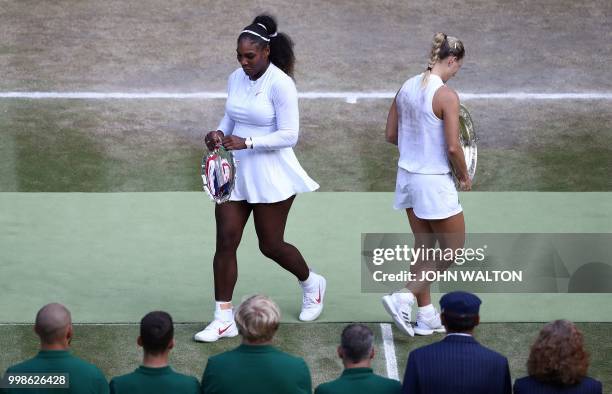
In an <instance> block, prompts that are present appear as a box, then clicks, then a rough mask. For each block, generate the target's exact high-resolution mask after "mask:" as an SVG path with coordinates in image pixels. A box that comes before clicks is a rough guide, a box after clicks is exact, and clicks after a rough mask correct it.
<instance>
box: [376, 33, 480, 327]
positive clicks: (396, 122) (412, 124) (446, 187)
mask: <svg viewBox="0 0 612 394" xmlns="http://www.w3.org/2000/svg"><path fill="white" fill-rule="evenodd" d="M464 55H465V49H464V47H463V43H462V42H461V41H459V40H458V39H457V38H455V37H451V36H447V35H446V34H444V33H436V34H435V35H434V39H433V45H432V48H431V54H430V58H429V64H428V67H427V70H426V71H425V72H423V73H422V74H419V75H416V76H414V77H412V78H410V79H409V80H407V81H406V82H405V83H404V85H403V86H402V88H401V89H400V90H399V92H398V93H397V95H396V97H395V100H394V101H393V104H392V105H391V109H390V110H389V115H388V117H387V127H386V139H387V141H388V142H390V143H392V144H395V145H397V146H398V148H399V153H400V157H399V162H398V168H397V180H396V189H395V203H394V208H395V209H405V210H406V213H407V214H408V221H409V223H410V228H411V229H412V232H413V234H414V236H415V248H423V249H424V250H426V249H427V248H434V247H435V245H436V242H438V243H439V247H440V248H441V249H443V250H445V249H447V248H450V249H452V250H456V249H457V248H461V247H463V245H464V242H465V223H464V219H463V209H462V208H461V204H460V203H459V196H458V193H457V189H456V187H455V183H454V180H453V176H452V172H451V171H452V170H454V171H455V174H456V176H457V178H458V179H459V189H461V190H463V191H469V190H470V189H471V188H472V182H471V180H470V178H469V176H468V170H467V167H466V164H465V158H464V155H463V150H462V148H461V145H460V142H459V96H458V95H457V93H456V92H455V91H454V90H453V89H451V88H450V87H448V86H447V85H446V82H447V81H448V80H449V79H451V78H452V77H454V76H455V74H457V72H458V71H459V69H460V68H461V66H462V64H463V57H464ZM452 257H453V256H450V260H447V261H433V260H427V259H419V260H418V261H417V262H416V264H414V265H413V266H412V267H411V272H413V273H414V274H415V278H416V280H414V281H411V282H408V283H407V284H406V288H405V289H402V290H401V291H398V292H396V293H392V294H390V295H386V296H384V297H383V300H382V302H383V306H384V307H385V309H386V310H387V312H388V313H389V314H390V315H391V316H392V317H393V320H394V321H395V323H396V325H397V326H398V328H399V329H400V330H402V331H403V332H404V333H406V334H408V335H410V336H414V335H415V334H417V335H431V334H433V333H434V332H444V327H443V326H442V323H441V321H440V314H439V313H438V312H437V311H436V310H435V308H434V306H433V305H432V304H431V294H430V285H431V282H428V281H426V280H421V279H420V278H421V274H422V272H423V271H428V270H432V268H433V269H435V270H444V269H446V268H448V267H449V266H450V264H452ZM415 302H416V304H417V305H418V310H417V313H416V323H415V324H414V326H413V324H412V317H411V312H412V309H413V306H414V304H415Z"/></svg>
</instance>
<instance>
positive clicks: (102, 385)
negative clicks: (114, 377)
mask: <svg viewBox="0 0 612 394" xmlns="http://www.w3.org/2000/svg"><path fill="white" fill-rule="evenodd" d="M6 372H13V373H23V372H41V373H42V372H63V373H68V377H69V381H70V383H69V386H70V388H68V389H51V390H50V389H43V388H41V389H27V390H24V389H6V390H5V391H4V393H7V394H12V393H16V394H17V393H26V392H27V393H49V392H52V391H57V392H58V393H60V392H61V393H75V394H108V382H107V381H106V378H105V377H104V374H103V373H102V372H101V371H100V370H99V369H98V367H96V366H95V365H93V364H90V363H88V362H86V361H83V360H81V359H80V358H78V357H75V356H73V355H72V354H70V352H69V351H68V350H41V351H40V352H39V353H38V354H37V355H36V357H34V358H32V359H29V360H27V361H24V362H22V363H20V364H17V365H14V366H12V367H10V368H9V369H7V370H6ZM0 391H1V390H0Z"/></svg>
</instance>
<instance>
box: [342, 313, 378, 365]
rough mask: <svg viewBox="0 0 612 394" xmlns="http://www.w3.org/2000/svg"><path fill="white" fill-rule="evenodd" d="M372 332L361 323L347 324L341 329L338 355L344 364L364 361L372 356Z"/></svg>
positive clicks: (370, 359) (368, 362)
mask: <svg viewBox="0 0 612 394" xmlns="http://www.w3.org/2000/svg"><path fill="white" fill-rule="evenodd" d="M374 354H375V351H374V333H372V330H370V329H369V328H368V327H367V326H365V325H363V324H357V323H354V324H349V325H348V326H346V327H345V328H344V330H342V336H341V337H340V346H339V347H338V356H340V358H341V359H342V360H343V361H344V365H345V366H347V365H351V364H358V363H364V362H365V363H366V364H367V365H368V366H369V364H370V362H371V361H372V359H373V358H374Z"/></svg>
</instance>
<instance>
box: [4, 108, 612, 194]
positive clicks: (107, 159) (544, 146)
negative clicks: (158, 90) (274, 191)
mask: <svg viewBox="0 0 612 394" xmlns="http://www.w3.org/2000/svg"><path fill="white" fill-rule="evenodd" d="M300 105H301V137H300V141H299V144H298V145H297V147H296V153H297V155H298V157H299V159H300V162H301V164H302V166H303V167H304V168H305V169H306V170H307V171H308V173H309V174H310V175H311V176H312V177H313V178H314V179H315V180H317V181H318V182H319V183H320V185H321V190H322V191H359V192H365V191H393V190H394V188H395V176H396V171H397V170H396V168H397V167H396V166H397V156H398V155H397V148H396V147H394V146H392V145H391V144H388V143H386V142H385V141H384V139H383V131H384V122H385V119H386V112H387V110H388V102H386V101H385V100H375V101H363V102H359V103H357V104H347V103H343V102H341V101H338V100H315V101H312V100H302V102H301V104H300ZM468 105H469V107H470V110H471V111H472V114H473V117H474V119H475V123H476V130H477V132H478V136H479V138H480V140H479V158H478V169H477V173H476V179H475V183H474V190H481V191H612V178H611V177H610V176H609V173H610V171H612V129H610V128H609V127H608V123H609V118H610V116H612V112H611V110H610V107H609V106H608V105H606V103H602V102H575V103H567V102H555V103H542V102H532V103H530V104H529V105H528V106H525V104H524V103H522V102H519V103H517V102H511V101H510V102H504V103H500V102H495V103H490V102H486V101H485V102H470V103H468ZM0 112H1V113H3V114H5V116H2V117H0V130H2V132H1V133H0V142H2V145H0V191H22V192H77V191H78V192H126V191H196V190H199V189H200V188H201V179H200V177H199V163H200V160H201V156H202V154H203V153H204V149H203V145H202V140H203V136H204V133H205V131H207V130H209V129H213V128H215V127H216V125H217V122H218V121H219V119H220V117H221V115H222V113H223V101H222V100H205V101H191V100H188V101H181V100H151V101H148V100H147V101H142V100H140V101H139V100H128V101H97V100H76V101H75V100H51V101H47V100H42V101H33V100H0ZM559 114H563V116H560V115H559ZM500 115H501V117H500ZM238 171H240V169H238Z"/></svg>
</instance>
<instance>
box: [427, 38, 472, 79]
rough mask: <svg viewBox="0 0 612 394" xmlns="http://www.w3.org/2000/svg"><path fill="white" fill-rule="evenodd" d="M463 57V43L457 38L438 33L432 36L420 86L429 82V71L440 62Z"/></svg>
mask: <svg viewBox="0 0 612 394" xmlns="http://www.w3.org/2000/svg"><path fill="white" fill-rule="evenodd" d="M464 55H465V48H464V47H463V43H462V42H461V41H460V40H459V39H458V38H457V37H452V36H447V35H446V34H444V33H440V32H438V33H436V34H434V38H433V42H432V46H431V52H430V53H429V63H428V64H427V70H425V74H423V82H422V84H421V86H422V87H425V86H426V85H427V81H429V76H430V75H431V70H432V69H433V67H434V66H435V65H436V63H438V62H439V61H440V60H444V59H446V58H447V57H449V56H456V57H457V59H463V56H464Z"/></svg>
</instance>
